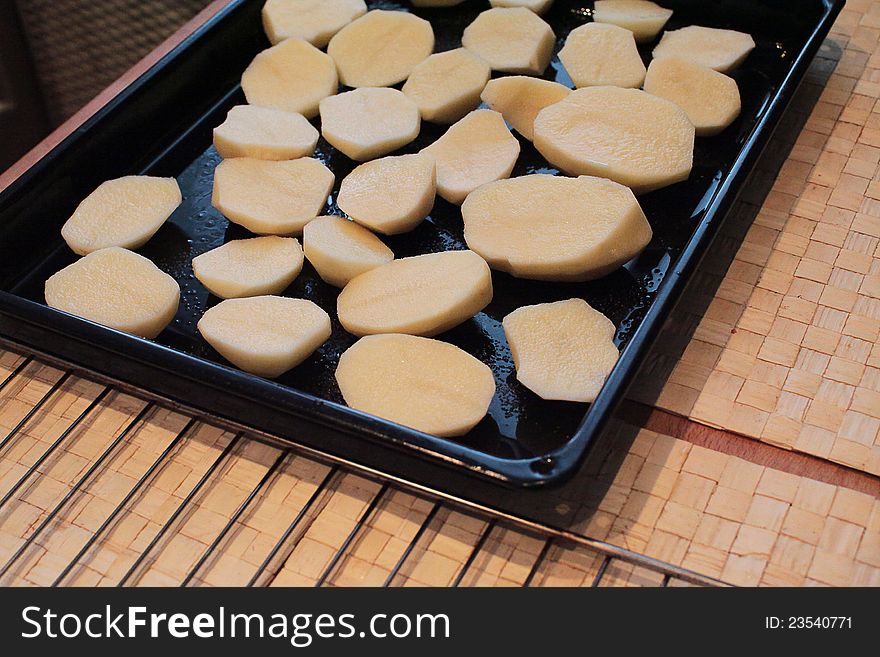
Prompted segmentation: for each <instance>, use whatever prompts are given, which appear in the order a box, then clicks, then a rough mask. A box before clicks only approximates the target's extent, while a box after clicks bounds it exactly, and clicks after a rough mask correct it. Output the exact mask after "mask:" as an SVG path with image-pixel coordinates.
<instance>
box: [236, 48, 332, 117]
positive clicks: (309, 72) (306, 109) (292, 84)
mask: <svg viewBox="0 0 880 657" xmlns="http://www.w3.org/2000/svg"><path fill="white" fill-rule="evenodd" d="M241 88H242V89H243V90H244V95H245V97H246V98H247V101H248V102H249V103H250V104H251V105H260V106H262V107H274V108H275V109H280V110H284V111H286V112H297V113H299V114H302V115H303V116H305V117H306V118H307V119H312V118H314V117H315V116H317V115H318V103H320V102H321V100H322V99H324V98H326V97H327V96H332V95H333V94H335V93H336V92H337V90H338V89H339V79H338V77H337V76H336V64H334V63H333V60H332V59H331V58H330V57H329V56H328V55H327V54H326V53H323V52H321V51H320V50H318V49H317V48H315V47H314V46H313V45H311V44H310V43H308V42H307V41H302V40H300V39H287V40H286V41H282V42H281V43H279V44H278V45H277V46H272V47H271V48H269V49H268V50H264V51H263V52H261V53H260V54H259V55H257V56H256V57H255V58H254V61H252V62H251V64H250V66H248V67H247V69H246V70H245V72H244V74H243V75H242V76H241Z"/></svg>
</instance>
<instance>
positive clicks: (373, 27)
mask: <svg viewBox="0 0 880 657" xmlns="http://www.w3.org/2000/svg"><path fill="white" fill-rule="evenodd" d="M433 51H434V30H433V29H432V28H431V24H430V23H429V22H428V21H426V20H424V19H423V18H419V17H418V16H415V15H413V14H410V13H407V12H404V11H386V10H383V9H375V10H373V11H368V12H367V13H366V14H364V15H363V16H361V17H360V18H358V19H357V20H356V21H354V22H353V23H351V24H349V25H347V26H346V27H344V28H342V30H340V31H339V32H338V33H337V34H336V36H334V37H333V38H332V39H330V45H329V46H328V47H327V54H329V55H330V56H331V57H332V58H333V60H334V61H335V62H336V67H337V68H338V70H339V79H340V80H341V81H342V84H344V85H346V86H349V87H390V86H391V85H392V84H397V83H398V82H403V81H404V80H406V78H407V77H409V74H410V72H411V71H412V70H413V69H414V68H415V66H416V64H418V63H419V62H421V61H422V60H424V59H425V58H426V57H427V56H428V55H430V54H431V53H432V52H433Z"/></svg>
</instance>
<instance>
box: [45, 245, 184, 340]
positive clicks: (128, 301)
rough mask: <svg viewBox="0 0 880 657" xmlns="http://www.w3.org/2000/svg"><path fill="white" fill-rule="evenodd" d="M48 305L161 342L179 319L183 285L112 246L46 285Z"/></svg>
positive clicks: (63, 270)
mask: <svg viewBox="0 0 880 657" xmlns="http://www.w3.org/2000/svg"><path fill="white" fill-rule="evenodd" d="M46 303H47V304H48V305H49V306H51V307H52V308H56V309H57V310H62V311H64V312H66V313H70V314H71V315H76V316H78V317H82V318H84V319H88V320H91V321H93V322H97V323H98V324H103V325H104V326H109V327H110V328H114V329H117V330H119V331H125V332H126V333H131V334H133V335H139V336H141V337H143V338H149V339H152V338H155V337H156V336H157V335H159V334H160V333H161V332H162V331H163V330H164V329H165V327H166V326H168V324H169V323H170V322H171V320H172V319H174V315H175V314H176V313H177V307H178V305H179V304H180V286H179V285H178V284H177V281H175V280H174V279H173V278H171V276H169V275H168V274H166V273H165V272H163V271H162V270H161V269H159V268H158V267H157V266H156V265H154V264H153V263H152V262H151V261H149V260H148V259H147V258H144V257H143V256H141V255H138V254H137V253H134V252H133V251H128V250H127V249H121V248H119V247H117V246H111V247H109V248H106V249H101V250H100V251H93V252H92V253H90V254H89V255H87V256H85V257H84V258H81V259H79V260H77V261H76V262H74V263H73V264H72V265H69V266H67V267H65V268H64V269H62V270H61V271H59V272H58V273H57V274H53V275H52V276H50V277H49V280H47V281H46Z"/></svg>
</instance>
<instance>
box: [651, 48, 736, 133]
mask: <svg viewBox="0 0 880 657" xmlns="http://www.w3.org/2000/svg"><path fill="white" fill-rule="evenodd" d="M645 91H647V92H648V93H649V94H654V95H655V96H660V98H665V99H666V100H670V101H672V102H673V103H675V104H676V105H678V106H679V107H680V108H681V109H683V110H684V111H685V113H686V114H687V115H688V118H689V119H690V120H691V123H693V124H694V128H695V130H696V133H697V136H700V137H708V136H711V135H717V134H718V133H719V132H721V131H722V130H724V129H725V128H726V127H727V126H729V125H730V124H731V123H733V122H734V120H735V119H736V117H738V116H739V112H740V107H741V102H740V96H739V87H737V86H736V81H735V80H734V79H733V78H730V77H728V76H726V75H724V73H719V72H718V71H715V70H713V69H711V68H708V67H706V66H701V65H699V64H694V63H693V62H688V61H685V60H683V59H672V58H664V59H655V60H654V61H652V62H651V65H650V66H649V67H648V75H647V76H646V77H645Z"/></svg>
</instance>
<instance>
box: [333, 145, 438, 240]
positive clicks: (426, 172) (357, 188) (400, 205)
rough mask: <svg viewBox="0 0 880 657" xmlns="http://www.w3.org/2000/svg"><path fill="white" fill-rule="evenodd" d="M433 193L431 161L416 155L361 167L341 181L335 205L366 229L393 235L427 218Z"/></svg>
mask: <svg viewBox="0 0 880 657" xmlns="http://www.w3.org/2000/svg"><path fill="white" fill-rule="evenodd" d="M436 193H437V174H436V167H435V165H434V158H433V157H431V156H430V155H427V154H425V153H417V154H415V155H399V156H397V157H383V158H382V159H381V160H374V161H372V162H367V163H366V164H361V165H360V166H359V167H357V168H356V169H355V170H354V171H352V172H351V173H350V174H348V176H346V177H345V178H344V179H343V180H342V185H341V186H340V188H339V195H338V196H337V198H336V204H337V205H338V206H339V208H340V209H341V210H342V211H343V212H345V214H347V215H348V216H349V217H351V218H352V219H354V220H355V221H356V222H358V223H359V224H361V225H363V226H366V227H367V228H369V229H370V230H374V231H376V232H377V233H382V234H383V235H397V234H398V233H406V232H408V231H410V230H412V229H413V228H415V227H416V226H418V225H419V224H420V223H421V222H422V221H423V220H424V218H425V217H427V216H428V213H430V212H431V208H433V207H434V197H435V195H436Z"/></svg>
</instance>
